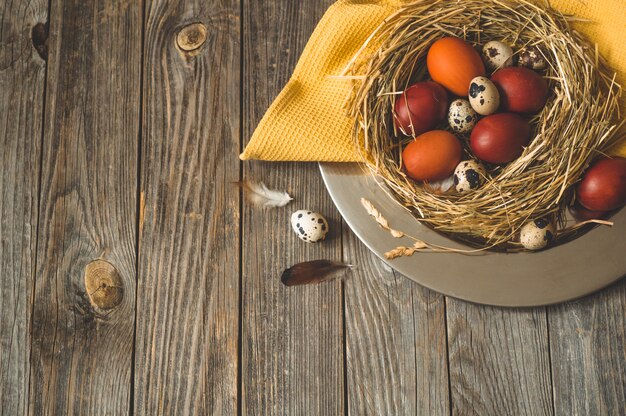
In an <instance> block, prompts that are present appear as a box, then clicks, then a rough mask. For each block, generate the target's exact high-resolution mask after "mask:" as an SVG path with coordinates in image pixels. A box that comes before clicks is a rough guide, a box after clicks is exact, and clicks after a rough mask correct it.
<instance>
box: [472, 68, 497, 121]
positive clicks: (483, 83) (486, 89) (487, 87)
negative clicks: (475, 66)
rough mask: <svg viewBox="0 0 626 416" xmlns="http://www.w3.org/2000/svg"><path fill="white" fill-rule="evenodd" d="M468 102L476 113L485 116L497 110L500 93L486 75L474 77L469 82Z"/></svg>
mask: <svg viewBox="0 0 626 416" xmlns="http://www.w3.org/2000/svg"><path fill="white" fill-rule="evenodd" d="M468 95H469V102H470V104H471V106H472V108H473V109H474V111H476V112H477V113H478V114H480V115H483V116H487V115H489V114H493V113H495V112H496V111H498V107H500V93H499V92H498V88H497V87H496V86H495V84H494V83H493V82H491V81H490V80H489V78H486V77H476V78H474V79H473V80H472V82H470V87H469V94H468Z"/></svg>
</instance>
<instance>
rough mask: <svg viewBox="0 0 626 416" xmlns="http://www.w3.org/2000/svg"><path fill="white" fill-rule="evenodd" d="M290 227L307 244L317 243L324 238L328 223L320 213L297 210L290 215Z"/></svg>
mask: <svg viewBox="0 0 626 416" xmlns="http://www.w3.org/2000/svg"><path fill="white" fill-rule="evenodd" d="M291 227H292V228H293V230H294V232H295V233H296V234H297V235H298V237H299V238H300V239H301V240H302V241H305V242H307V243H317V242H318V241H320V240H323V239H325V238H326V234H327V233H328V222H327V221H326V218H324V216H323V215H322V214H320V213H317V212H313V211H307V210H299V211H296V212H294V213H293V214H291Z"/></svg>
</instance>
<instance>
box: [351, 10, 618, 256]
mask: <svg viewBox="0 0 626 416" xmlns="http://www.w3.org/2000/svg"><path fill="white" fill-rule="evenodd" d="M573 19H574V18H573V17H566V16H563V15H561V14H559V13H558V12H556V11H554V10H552V9H550V8H549V6H548V5H543V6H539V5H535V4H533V3H530V2H526V1H524V0H521V1H520V0H518V1H515V2H512V1H508V0H443V1H442V0H420V1H419V2H416V3H414V4H410V5H407V6H406V7H404V8H403V9H401V10H400V11H398V12H397V13H395V14H394V15H393V16H391V17H389V18H388V19H386V20H385V21H384V22H383V23H382V25H381V26H380V27H379V28H378V29H377V30H376V31H375V33H374V34H373V35H372V36H371V38H370V39H369V40H368V45H367V47H366V46H364V48H363V51H365V50H367V48H368V47H371V45H372V44H380V46H379V47H378V48H377V50H376V51H374V52H373V53H372V54H370V55H368V58H367V59H365V60H363V62H360V63H358V60H357V59H355V62H356V63H355V64H354V65H353V67H352V69H353V72H356V73H361V74H365V76H364V77H362V78H361V81H362V82H360V83H359V86H358V87H357V90H356V91H355V94H354V97H353V98H352V101H351V111H352V115H353V116H354V117H355V119H356V120H357V124H356V129H355V132H356V140H357V141H358V143H359V148H360V149H362V150H363V159H364V162H365V163H366V164H367V166H368V167H369V168H370V169H371V171H372V172H373V173H374V174H376V175H378V176H379V177H380V178H382V179H383V181H384V183H385V184H386V185H387V187H388V189H389V190H390V191H391V193H392V194H393V196H394V197H395V198H396V199H397V200H398V201H399V202H401V203H402V204H403V205H404V206H405V207H407V208H408V209H410V210H411V211H412V212H413V213H414V215H415V216H416V218H417V219H418V220H419V221H421V222H423V223H425V224H427V225H429V226H431V227H433V228H434V229H436V230H438V231H441V232H444V233H446V234H450V235H452V236H454V237H456V238H457V239H460V240H463V241H465V242H470V243H471V244H473V245H477V246H479V247H484V248H504V249H519V247H520V245H519V244H518V243H517V242H516V241H517V235H518V233H519V229H520V228H521V227H522V225H523V224H524V223H526V222H527V221H529V220H532V219H536V218H549V219H551V220H552V221H554V222H555V223H556V224H558V225H559V226H560V228H561V229H562V228H563V227H564V224H565V220H564V218H565V212H566V209H567V206H568V205H569V204H571V203H572V200H573V198H574V189H573V186H572V185H574V184H575V183H576V182H577V181H578V180H579V179H580V177H581V175H582V173H583V172H584V170H585V169H586V168H587V167H588V165H589V163H590V162H591V161H592V160H593V159H594V158H596V157H598V156H599V155H601V154H603V153H605V152H606V151H607V150H608V149H609V148H610V147H611V146H612V145H613V144H614V143H615V142H616V141H617V140H618V139H619V138H620V134H617V133H618V131H620V130H621V126H622V125H623V122H622V123H620V118H621V117H620V115H619V101H618V96H619V95H620V93H621V88H620V87H619V85H617V84H616V82H615V73H614V72H613V71H611V70H610V69H609V67H608V65H607V64H606V62H605V60H604V59H603V58H602V57H601V56H600V55H599V54H598V50H597V47H596V46H595V45H592V44H591V43H589V42H588V41H587V40H585V39H583V38H582V37H581V35H580V34H579V33H577V32H576V31H574V30H573V29H572V28H571V27H570V26H569V24H568V22H570V21H572V20H573ZM444 36H456V37H460V38H463V39H465V40H466V41H468V42H469V43H471V44H472V45H474V46H476V47H477V48H480V46H481V45H482V44H483V43H486V42H488V41H490V40H500V41H503V42H505V43H508V44H509V45H512V46H513V50H514V51H516V52H517V51H519V50H520V49H521V48H523V47H525V46H528V45H536V46H538V48H539V49H540V50H541V51H542V53H543V55H544V58H546V61H547V62H548V68H547V69H546V70H545V71H543V73H542V75H543V76H544V77H545V78H546V79H547V80H548V82H549V89H550V98H549V99H548V103H547V104H546V106H545V107H544V109H543V110H542V111H541V113H540V114H537V115H535V116H533V118H532V119H531V126H532V127H533V137H534V138H533V139H532V141H531V143H530V145H529V146H528V147H527V148H526V149H525V150H524V152H523V154H522V155H521V156H520V157H519V158H518V159H516V160H514V161H513V162H511V163H509V164H508V165H505V166H499V167H498V166H491V167H490V170H489V176H490V177H489V178H488V181H487V183H486V184H485V185H483V186H482V187H481V188H479V189H477V190H475V191H472V192H471V193H468V194H457V193H455V192H454V189H452V191H448V192H441V191H438V190H435V189H434V188H433V187H431V186H429V185H427V184H423V183H417V182H415V181H413V180H411V179H410V178H408V177H407V176H406V174H405V173H404V172H403V170H402V168H401V166H402V160H401V153H402V149H403V147H404V145H406V144H407V143H408V142H409V141H410V140H412V138H406V137H402V136H401V135H400V133H399V132H397V131H395V130H394V126H393V122H392V111H393V104H394V101H395V98H396V95H397V94H398V93H401V92H402V91H403V89H405V88H406V87H408V86H409V85H411V84H413V83H415V82H418V81H421V80H425V79H427V78H428V72H427V70H426V54H427V52H428V49H429V47H430V45H432V43H433V42H434V41H436V40H437V39H439V38H441V37H444ZM377 40H378V42H377ZM361 55H365V54H364V53H361ZM357 78H358V77H357ZM441 128H446V129H447V126H446V127H443V126H442V127H441ZM457 137H459V138H460V139H461V141H462V142H463V143H464V144H465V146H466V148H467V137H462V136H459V135H458V134H457ZM467 154H468V155H470V154H471V153H469V151H468V152H467ZM561 235H563V232H561Z"/></svg>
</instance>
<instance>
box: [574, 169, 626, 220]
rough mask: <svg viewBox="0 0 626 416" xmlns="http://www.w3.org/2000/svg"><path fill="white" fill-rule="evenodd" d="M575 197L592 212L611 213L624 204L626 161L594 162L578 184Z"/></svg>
mask: <svg viewBox="0 0 626 416" xmlns="http://www.w3.org/2000/svg"><path fill="white" fill-rule="evenodd" d="M576 197H577V199H578V202H580V204H581V205H582V206H583V207H585V208H587V209H589V210H592V211H612V210H614V209H616V208H619V207H621V206H623V205H624V204H626V159H623V158H614V159H610V158H604V159H600V160H598V161H597V162H595V163H594V164H593V165H592V166H591V168H589V169H588V170H587V172H586V173H585V175H584V176H583V179H582V181H581V182H580V183H579V184H578V187H577V188H576Z"/></svg>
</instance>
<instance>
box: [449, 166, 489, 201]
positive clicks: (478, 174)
mask: <svg viewBox="0 0 626 416" xmlns="http://www.w3.org/2000/svg"><path fill="white" fill-rule="evenodd" d="M486 175H487V173H486V171H485V168H484V167H483V165H481V164H480V163H478V162H476V161H474V160H464V161H462V162H461V163H459V164H458V165H457V167H456V169H454V188H455V189H456V190H457V192H460V193H464V192H469V191H470V190H472V189H477V188H479V187H480V186H481V185H482V184H483V183H484V182H485V177H486Z"/></svg>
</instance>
